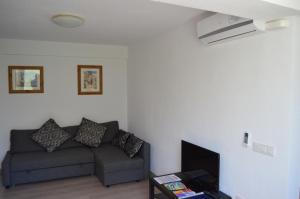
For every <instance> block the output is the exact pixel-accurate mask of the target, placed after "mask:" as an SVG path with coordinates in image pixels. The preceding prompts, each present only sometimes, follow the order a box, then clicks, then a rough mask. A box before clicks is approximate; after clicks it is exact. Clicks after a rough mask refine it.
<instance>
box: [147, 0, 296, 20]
mask: <svg viewBox="0 0 300 199" xmlns="http://www.w3.org/2000/svg"><path fill="white" fill-rule="evenodd" d="M152 1H156V2H162V3H168V4H171V5H178V6H184V7H189V8H198V9H202V10H209V11H212V12H220V13H224V14H229V15H235V16H240V17H245V18H249V19H259V20H266V21H267V20H274V19H278V18H284V17H287V16H294V15H300V0H152Z"/></svg>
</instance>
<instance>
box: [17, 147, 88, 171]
mask: <svg viewBox="0 0 300 199" xmlns="http://www.w3.org/2000/svg"><path fill="white" fill-rule="evenodd" d="M93 162H94V155H93V152H92V151H91V150H90V149H89V148H85V147H81V148H70V149H65V150H60V151H54V152H52V153H47V152H28V153H17V154H14V155H13V156H12V159H11V168H12V171H28V170H35V169H45V168H53V167H61V166H68V165H74V164H85V163H93Z"/></svg>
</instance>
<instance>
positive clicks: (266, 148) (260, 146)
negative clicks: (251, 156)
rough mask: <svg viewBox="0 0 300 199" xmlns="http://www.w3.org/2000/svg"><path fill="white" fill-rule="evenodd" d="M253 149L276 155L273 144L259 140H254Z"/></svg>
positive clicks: (272, 155)
mask: <svg viewBox="0 0 300 199" xmlns="http://www.w3.org/2000/svg"><path fill="white" fill-rule="evenodd" d="M253 151H254V152H257V153H261V154H264V155H268V156H271V157H274V155H275V149H274V147H273V146H268V145H265V144H260V143H257V142H253Z"/></svg>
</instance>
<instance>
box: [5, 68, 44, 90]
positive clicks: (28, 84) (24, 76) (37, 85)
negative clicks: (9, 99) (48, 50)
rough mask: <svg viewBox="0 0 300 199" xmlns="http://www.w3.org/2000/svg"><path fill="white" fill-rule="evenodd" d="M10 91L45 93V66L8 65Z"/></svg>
mask: <svg viewBox="0 0 300 199" xmlns="http://www.w3.org/2000/svg"><path fill="white" fill-rule="evenodd" d="M8 81H9V82H8V84H9V93H44V68H43V66H8Z"/></svg>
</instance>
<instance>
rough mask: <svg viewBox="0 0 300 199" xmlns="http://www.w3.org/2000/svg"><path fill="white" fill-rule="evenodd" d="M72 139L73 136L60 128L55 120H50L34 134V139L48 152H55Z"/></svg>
mask: <svg viewBox="0 0 300 199" xmlns="http://www.w3.org/2000/svg"><path fill="white" fill-rule="evenodd" d="M70 137H71V135H70V134H69V133H67V132H66V131H64V130H63V129H62V128H60V126H58V125H57V124H56V122H55V121H54V120H53V119H49V120H48V121H47V122H46V123H45V124H43V126H42V127H41V128H40V129H39V130H37V131H36V132H35V133H33V134H32V139H33V140H34V141H35V142H37V143H38V144H40V145H41V146H42V147H44V148H45V149H46V150H47V151H48V152H52V151H54V150H55V149H56V148H57V147H59V146H60V145H61V144H63V143H64V142H65V141H67V140H68V139H69V138H70Z"/></svg>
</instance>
